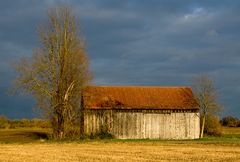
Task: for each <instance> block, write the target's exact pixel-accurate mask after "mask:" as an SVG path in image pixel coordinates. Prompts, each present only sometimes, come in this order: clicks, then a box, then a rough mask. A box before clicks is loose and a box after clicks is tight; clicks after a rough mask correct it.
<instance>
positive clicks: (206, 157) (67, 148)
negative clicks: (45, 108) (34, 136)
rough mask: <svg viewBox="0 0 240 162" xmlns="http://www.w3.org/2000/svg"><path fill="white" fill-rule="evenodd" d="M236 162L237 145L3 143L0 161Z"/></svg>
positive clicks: (239, 150)
mask: <svg viewBox="0 0 240 162" xmlns="http://www.w3.org/2000/svg"><path fill="white" fill-rule="evenodd" d="M176 160H183V161H240V145H239V144H223V145H222V144H199V143H194V144H192V143H184V144H174V143H172V144H171V143H151V142H150V143H149V142H145V143H139V142H137V143H134V142H130V143H123V142H119V143H111V142H110V143H104V142H90V143H88V142H87V143H81V144H80V143H65V144H3V145H0V161H47V162H48V161H49V162H51V161H176Z"/></svg>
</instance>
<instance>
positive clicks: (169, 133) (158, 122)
mask: <svg viewBox="0 0 240 162" xmlns="http://www.w3.org/2000/svg"><path fill="white" fill-rule="evenodd" d="M83 105H84V109H83V112H84V117H83V118H84V119H83V122H84V124H83V129H84V133H85V134H88V135H90V134H96V133H99V132H102V131H104V132H108V133H111V134H112V135H114V136H115V138H119V139H196V138H199V132H200V118H199V107H198V104H197V102H196V100H195V98H194V95H193V92H192V89H191V88H190V87H145V86H144V87H142V86H92V87H88V88H87V89H86V90H85V95H84V97H83Z"/></svg>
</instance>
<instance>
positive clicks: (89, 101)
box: [84, 86, 198, 109]
mask: <svg viewBox="0 0 240 162" xmlns="http://www.w3.org/2000/svg"><path fill="white" fill-rule="evenodd" d="M84 107H85V108H86V109H198V104H197V102H196V100H195V98H194V96H193V92H192V89H191V88H190V87H145V86H91V87H87V88H86V90H85V95H84Z"/></svg>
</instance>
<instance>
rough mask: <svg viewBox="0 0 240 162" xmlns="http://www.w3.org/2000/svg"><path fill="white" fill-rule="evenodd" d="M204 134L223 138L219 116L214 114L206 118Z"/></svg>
mask: <svg viewBox="0 0 240 162" xmlns="http://www.w3.org/2000/svg"><path fill="white" fill-rule="evenodd" d="M204 132H205V133H206V134H207V135H211V136H221V134H222V133H221V124H220V121H219V118H218V117H217V116H214V115H212V114H209V115H207V116H206V122H205V127H204Z"/></svg>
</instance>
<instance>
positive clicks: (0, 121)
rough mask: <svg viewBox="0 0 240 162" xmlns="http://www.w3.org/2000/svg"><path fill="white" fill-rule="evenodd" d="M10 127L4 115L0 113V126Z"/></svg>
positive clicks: (3, 127)
mask: <svg viewBox="0 0 240 162" xmlns="http://www.w3.org/2000/svg"><path fill="white" fill-rule="evenodd" d="M9 127H10V124H9V120H8V118H7V117H6V116H3V115H0V128H1V129H8V128H9Z"/></svg>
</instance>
